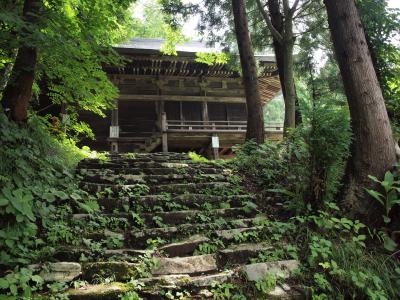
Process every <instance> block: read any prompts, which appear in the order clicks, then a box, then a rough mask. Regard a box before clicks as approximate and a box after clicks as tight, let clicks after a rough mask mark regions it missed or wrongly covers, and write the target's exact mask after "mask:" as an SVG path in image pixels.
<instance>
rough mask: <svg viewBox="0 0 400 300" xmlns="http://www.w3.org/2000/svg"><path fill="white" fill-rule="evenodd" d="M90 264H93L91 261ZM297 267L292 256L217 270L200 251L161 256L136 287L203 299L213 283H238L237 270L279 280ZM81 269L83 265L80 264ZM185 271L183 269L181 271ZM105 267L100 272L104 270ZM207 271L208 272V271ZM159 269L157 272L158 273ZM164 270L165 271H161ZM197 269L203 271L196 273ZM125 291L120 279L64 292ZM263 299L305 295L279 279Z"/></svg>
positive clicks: (110, 295) (147, 294) (84, 296)
mask: <svg viewBox="0 0 400 300" xmlns="http://www.w3.org/2000/svg"><path fill="white" fill-rule="evenodd" d="M92 266H94V265H93V264H92ZM117 266H119V267H120V268H121V269H119V270H124V272H129V270H128V269H129V268H130V266H131V265H128V267H127V266H126V265H124V264H121V263H119V264H118V263H114V264H113V265H111V264H109V265H108V266H107V267H106V264H103V263H98V266H94V269H99V267H101V268H100V270H102V269H104V268H105V267H106V269H107V268H110V269H114V268H115V267H117ZM298 267H299V262H298V261H296V260H286V261H272V262H266V263H257V264H248V265H244V266H242V267H241V268H235V269H228V270H226V271H224V272H218V271H217V265H216V261H215V258H214V257H213V256H212V255H201V256H193V257H186V258H179V257H178V258H161V259H159V266H158V267H156V268H155V269H153V271H152V273H153V277H150V278H143V279H139V280H138V282H140V283H142V284H143V286H144V287H143V289H142V290H141V291H139V292H138V293H139V294H140V296H141V297H143V299H165V298H164V297H163V296H161V295H160V291H161V290H170V291H174V290H176V291H179V290H182V289H184V290H188V291H190V294H191V296H190V298H186V299H206V298H213V296H212V294H210V293H209V292H208V293H204V292H203V291H205V289H207V290H210V288H212V287H213V285H214V284H215V283H224V282H232V281H234V282H236V284H240V282H242V281H241V279H240V274H243V275H244V276H245V277H246V279H247V280H248V281H249V282H253V283H254V282H257V281H259V280H263V279H264V278H266V276H267V275H268V274H273V275H275V276H276V277H278V278H280V280H279V281H280V282H282V280H285V279H287V278H289V277H290V275H291V274H292V273H293V272H294V270H295V269H297V268H298ZM84 269H85V267H84ZM184 271H188V272H187V273H183V272H184ZM107 272H108V271H105V272H103V274H108V273H107ZM210 272H212V273H211V274H210ZM118 273H119V274H118V275H117V277H121V278H127V275H123V274H120V272H119V271H118ZM159 273H161V274H159ZM165 273H167V274H165ZM199 273H203V274H201V275H199ZM127 291H129V285H128V284H125V283H121V282H114V283H111V284H99V285H90V284H89V285H87V286H84V287H82V288H79V289H69V290H68V291H67V294H68V296H69V299H77V300H91V299H100V300H101V299H106V300H113V299H115V300H116V299H119V297H120V295H123V294H124V293H126V292H127ZM264 297H265V298H263V299H282V300H283V299H286V300H288V299H293V300H294V299H298V300H300V299H307V298H306V295H305V294H304V291H303V290H302V289H301V288H298V287H296V286H292V287H291V286H289V285H288V284H286V283H279V284H278V285H277V286H276V287H275V288H274V289H273V290H272V291H271V292H270V293H269V294H268V295H266V296H264Z"/></svg>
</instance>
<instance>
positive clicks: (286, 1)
mask: <svg viewBox="0 0 400 300" xmlns="http://www.w3.org/2000/svg"><path fill="white" fill-rule="evenodd" d="M282 4H283V14H284V15H285V18H287V17H288V16H289V14H290V6H289V0H283V1H282Z"/></svg>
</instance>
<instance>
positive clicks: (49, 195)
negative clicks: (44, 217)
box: [42, 193, 56, 203]
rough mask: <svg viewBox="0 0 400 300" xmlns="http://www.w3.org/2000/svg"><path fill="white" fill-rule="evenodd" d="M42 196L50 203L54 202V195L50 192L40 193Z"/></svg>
mask: <svg viewBox="0 0 400 300" xmlns="http://www.w3.org/2000/svg"><path fill="white" fill-rule="evenodd" d="M42 198H43V199H45V200H47V202H50V203H52V202H54V201H55V200H56V197H55V195H54V194H52V193H44V194H43V195H42Z"/></svg>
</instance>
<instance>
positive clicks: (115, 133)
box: [110, 126, 119, 138]
mask: <svg viewBox="0 0 400 300" xmlns="http://www.w3.org/2000/svg"><path fill="white" fill-rule="evenodd" d="M110 138H119V126H110Z"/></svg>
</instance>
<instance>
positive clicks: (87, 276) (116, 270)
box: [82, 261, 140, 282]
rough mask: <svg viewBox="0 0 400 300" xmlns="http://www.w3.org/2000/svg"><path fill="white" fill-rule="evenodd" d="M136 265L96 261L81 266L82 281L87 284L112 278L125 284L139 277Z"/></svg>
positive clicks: (123, 262) (137, 265)
mask: <svg viewBox="0 0 400 300" xmlns="http://www.w3.org/2000/svg"><path fill="white" fill-rule="evenodd" d="M138 267H139V264H138V263H130V262H126V261H96V262H89V263H84V264H82V279H83V280H86V281H88V282H94V281H96V280H104V279H106V278H112V279H113V280H115V281H123V282H127V281H129V280H130V279H131V278H137V277H138V276H139V274H140V273H139V271H138Z"/></svg>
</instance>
